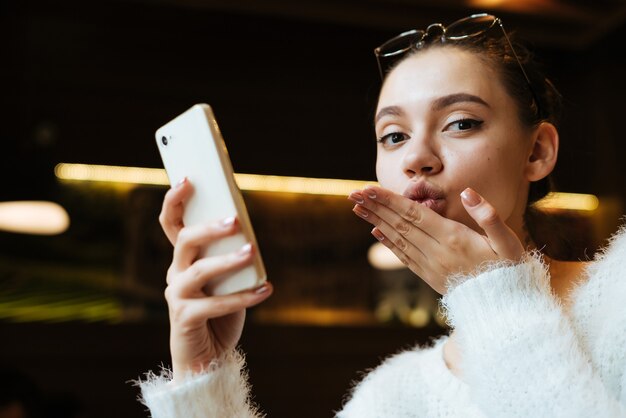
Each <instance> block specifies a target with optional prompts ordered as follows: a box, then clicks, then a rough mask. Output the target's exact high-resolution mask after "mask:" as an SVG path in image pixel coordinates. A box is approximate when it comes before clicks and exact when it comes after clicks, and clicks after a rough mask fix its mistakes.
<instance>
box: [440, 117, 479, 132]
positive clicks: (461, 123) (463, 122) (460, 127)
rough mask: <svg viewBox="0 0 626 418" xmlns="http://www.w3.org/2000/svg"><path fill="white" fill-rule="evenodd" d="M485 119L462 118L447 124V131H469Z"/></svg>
mask: <svg viewBox="0 0 626 418" xmlns="http://www.w3.org/2000/svg"><path fill="white" fill-rule="evenodd" d="M482 123H483V121H481V120H476V119H460V120H457V121H455V122H452V123H450V124H448V126H446V129H445V130H447V131H467V130H470V129H475V128H477V127H479V126H480V125H482Z"/></svg>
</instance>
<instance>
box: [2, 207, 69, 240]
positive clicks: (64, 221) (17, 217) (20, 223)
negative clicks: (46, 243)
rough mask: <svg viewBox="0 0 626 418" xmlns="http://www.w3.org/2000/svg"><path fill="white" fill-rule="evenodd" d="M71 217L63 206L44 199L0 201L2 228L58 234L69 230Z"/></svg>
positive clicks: (22, 232) (18, 231)
mask: <svg viewBox="0 0 626 418" xmlns="http://www.w3.org/2000/svg"><path fill="white" fill-rule="evenodd" d="M69 225H70V217H69V216H68V214H67V212H66V211H65V209H63V207H62V206H60V205H58V204H56V203H53V202H44V201H15V202H0V230H3V231H8V232H16V233H21V234H34V235H56V234H61V233H63V232H65V231H66V230H67V228H68V227H69Z"/></svg>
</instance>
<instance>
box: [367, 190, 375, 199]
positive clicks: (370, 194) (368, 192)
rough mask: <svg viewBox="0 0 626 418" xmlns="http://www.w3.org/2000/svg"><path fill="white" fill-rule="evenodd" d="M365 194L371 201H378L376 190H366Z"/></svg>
mask: <svg viewBox="0 0 626 418" xmlns="http://www.w3.org/2000/svg"><path fill="white" fill-rule="evenodd" d="M365 194H366V195H367V197H369V198H370V199H376V192H375V191H374V190H372V189H365Z"/></svg>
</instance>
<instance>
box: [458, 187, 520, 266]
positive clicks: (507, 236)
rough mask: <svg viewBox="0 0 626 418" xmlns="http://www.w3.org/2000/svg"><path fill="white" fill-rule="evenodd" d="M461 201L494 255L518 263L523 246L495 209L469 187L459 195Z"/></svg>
mask: <svg viewBox="0 0 626 418" xmlns="http://www.w3.org/2000/svg"><path fill="white" fill-rule="evenodd" d="M461 201H462V202H463V206H465V210H466V211H467V213H469V215H470V216H471V217H472V219H474V220H475V221H476V223H477V224H478V226H480V227H481V228H482V229H483V231H485V235H487V238H488V239H489V242H490V244H491V247H492V248H493V250H494V251H495V252H496V254H498V255H499V256H500V257H502V258H506V259H509V260H513V261H519V259H520V258H521V257H522V255H523V254H524V246H523V245H522V243H521V242H520V240H519V238H518V237H517V235H515V232H513V230H512V229H511V228H509V226H508V225H507V224H506V223H505V222H504V221H503V220H502V219H501V218H500V216H499V215H498V212H497V211H496V209H495V208H494V207H493V206H491V204H490V203H489V202H487V201H486V200H485V199H483V198H482V196H481V195H479V194H478V193H476V192H475V191H474V190H472V189H471V188H469V187H468V188H467V189H465V190H463V192H462V193H461Z"/></svg>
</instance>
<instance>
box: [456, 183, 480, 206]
mask: <svg viewBox="0 0 626 418" xmlns="http://www.w3.org/2000/svg"><path fill="white" fill-rule="evenodd" d="M461 199H463V202H465V204H466V205H467V206H469V207H474V206H476V205H478V204H479V203H480V202H482V200H483V199H482V198H481V197H480V195H479V194H478V193H476V192H475V191H474V190H472V189H470V188H469V187H468V188H467V189H465V190H463V192H461Z"/></svg>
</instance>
